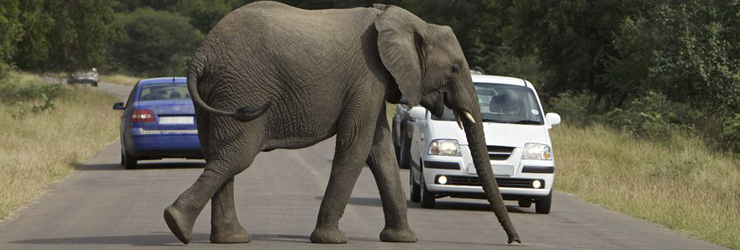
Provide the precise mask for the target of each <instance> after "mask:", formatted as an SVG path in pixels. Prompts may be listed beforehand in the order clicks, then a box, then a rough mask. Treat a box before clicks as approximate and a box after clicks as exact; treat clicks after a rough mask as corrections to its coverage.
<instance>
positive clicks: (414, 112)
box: [409, 107, 427, 120]
mask: <svg viewBox="0 0 740 250" xmlns="http://www.w3.org/2000/svg"><path fill="white" fill-rule="evenodd" d="M426 114H427V109H425V108H423V107H413V108H411V110H409V117H411V119H414V120H419V119H424V118H425V116H426Z"/></svg>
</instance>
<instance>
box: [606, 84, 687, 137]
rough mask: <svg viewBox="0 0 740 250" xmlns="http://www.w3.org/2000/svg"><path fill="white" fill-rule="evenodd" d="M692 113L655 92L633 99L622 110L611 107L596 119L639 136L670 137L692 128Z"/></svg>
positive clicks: (685, 106) (684, 106) (685, 107)
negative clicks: (610, 109)
mask: <svg viewBox="0 0 740 250" xmlns="http://www.w3.org/2000/svg"><path fill="white" fill-rule="evenodd" d="M695 114H696V112H695V111H694V110H693V109H692V108H691V107H689V106H687V105H684V104H680V103H674V102H671V101H670V100H668V98H667V97H666V96H665V95H663V94H661V93H658V92H653V91H649V92H647V94H645V95H644V96H641V97H639V98H635V99H634V100H633V101H632V102H630V103H629V105H628V106H627V107H626V108H625V109H620V108H617V109H614V110H612V111H610V112H607V113H606V114H604V115H603V116H602V117H601V118H600V119H601V120H603V121H605V122H606V123H607V124H609V125H612V126H614V127H616V128H619V129H621V130H623V131H625V132H628V133H630V134H632V135H634V136H636V137H640V138H654V139H670V138H671V136H672V135H673V134H674V133H675V132H677V131H693V128H694V127H695V125H694V121H695V120H697V119H698V118H696V115H695Z"/></svg>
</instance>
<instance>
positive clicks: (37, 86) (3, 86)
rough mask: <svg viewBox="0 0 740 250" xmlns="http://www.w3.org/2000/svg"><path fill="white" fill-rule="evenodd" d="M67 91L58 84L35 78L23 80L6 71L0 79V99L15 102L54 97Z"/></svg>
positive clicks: (5, 101) (15, 74)
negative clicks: (4, 75) (5, 74)
mask: <svg viewBox="0 0 740 250" xmlns="http://www.w3.org/2000/svg"><path fill="white" fill-rule="evenodd" d="M64 91H67V89H65V88H64V87H63V86H62V85H60V84H52V83H45V82H41V81H36V80H23V79H22V78H21V77H19V76H18V74H17V73H8V74H7V76H6V77H5V78H2V79H0V101H2V102H4V103H17V102H19V101H26V100H34V99H37V98H41V99H49V100H51V99H54V98H56V97H57V96H59V95H61V94H62V93H63V92H64Z"/></svg>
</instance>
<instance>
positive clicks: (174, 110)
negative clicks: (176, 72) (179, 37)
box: [113, 77, 203, 169]
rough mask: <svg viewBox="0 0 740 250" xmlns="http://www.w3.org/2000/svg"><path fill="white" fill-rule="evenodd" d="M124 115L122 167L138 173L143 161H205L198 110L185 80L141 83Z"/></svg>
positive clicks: (118, 105) (119, 105)
mask: <svg viewBox="0 0 740 250" xmlns="http://www.w3.org/2000/svg"><path fill="white" fill-rule="evenodd" d="M113 109H118V110H123V114H122V115H121V165H123V166H124V167H125V168H126V169H135V168H136V167H137V162H138V161H139V160H154V159H162V158H188V159H202V158H203V155H202V153H201V148H200V142H199V141H198V129H197V127H196V124H195V110H194V108H193V102H192V100H191V99H190V94H189V92H188V89H187V83H186V79H185V78H184V77H161V78H150V79H144V80H141V81H139V82H138V83H137V84H136V85H135V86H134V88H133V90H132V91H131V94H130V95H129V97H128V100H127V101H126V104H125V105H124V103H123V102H118V103H115V104H114V105H113Z"/></svg>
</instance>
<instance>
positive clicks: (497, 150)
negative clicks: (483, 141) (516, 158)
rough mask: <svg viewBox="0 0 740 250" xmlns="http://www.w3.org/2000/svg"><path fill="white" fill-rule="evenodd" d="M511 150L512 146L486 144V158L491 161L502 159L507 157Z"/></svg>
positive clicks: (512, 149)
mask: <svg viewBox="0 0 740 250" xmlns="http://www.w3.org/2000/svg"><path fill="white" fill-rule="evenodd" d="M513 151H514V147H505V146H488V159H491V160H492V161H504V160H506V159H509V156H511V152H513Z"/></svg>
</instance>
